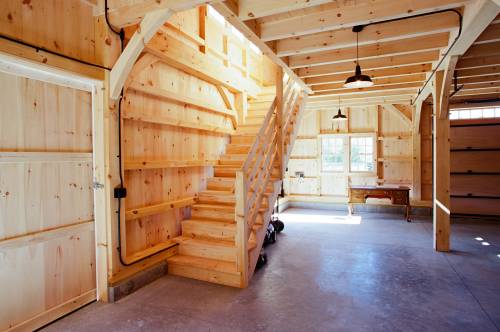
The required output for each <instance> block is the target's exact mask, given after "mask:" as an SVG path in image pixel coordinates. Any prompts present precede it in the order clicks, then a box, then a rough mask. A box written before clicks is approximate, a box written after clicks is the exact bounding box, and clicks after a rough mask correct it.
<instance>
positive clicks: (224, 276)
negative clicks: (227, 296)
mask: <svg viewBox="0 0 500 332" xmlns="http://www.w3.org/2000/svg"><path fill="white" fill-rule="evenodd" d="M168 274H172V275H176V276H180V277H186V278H191V279H197V280H201V281H208V282H212V283H215V284H220V285H226V286H231V287H240V279H241V278H240V276H239V275H233V274H228V273H224V272H218V271H211V270H204V269H199V268H196V267H192V266H186V265H179V264H171V263H169V264H168Z"/></svg>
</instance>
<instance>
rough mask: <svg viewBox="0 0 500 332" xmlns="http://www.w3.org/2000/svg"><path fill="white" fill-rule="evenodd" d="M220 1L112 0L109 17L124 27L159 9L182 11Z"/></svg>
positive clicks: (117, 24)
mask: <svg viewBox="0 0 500 332" xmlns="http://www.w3.org/2000/svg"><path fill="white" fill-rule="evenodd" d="M218 1H221V0H135V1H133V3H131V1H130V0H115V1H110V6H109V10H108V17H109V21H110V22H111V24H112V25H113V26H115V27H118V28H123V27H126V26H130V25H134V24H137V23H139V22H140V21H141V20H142V19H143V18H144V17H145V16H146V15H147V14H149V13H153V12H155V11H158V10H165V9H170V10H171V11H173V12H180V11H184V10H188V9H191V8H195V7H197V6H200V5H203V4H210V3H214V2H218ZM101 14H104V13H101Z"/></svg>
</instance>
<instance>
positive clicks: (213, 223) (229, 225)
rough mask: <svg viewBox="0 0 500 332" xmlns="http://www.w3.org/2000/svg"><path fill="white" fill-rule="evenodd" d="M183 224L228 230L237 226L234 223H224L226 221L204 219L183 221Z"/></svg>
mask: <svg viewBox="0 0 500 332" xmlns="http://www.w3.org/2000/svg"><path fill="white" fill-rule="evenodd" d="M182 223H191V224H205V225H207V226H213V227H227V228H236V224H235V223H234V222H233V223H231V222H224V221H215V220H205V219H202V218H195V217H194V218H191V219H186V220H183V221H182Z"/></svg>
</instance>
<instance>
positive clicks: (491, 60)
mask: <svg viewBox="0 0 500 332" xmlns="http://www.w3.org/2000/svg"><path fill="white" fill-rule="evenodd" d="M495 65H500V56H497V55H493V56H487V57H482V56H481V57H477V58H467V59H459V60H458V63H457V69H468V68H476V67H485V66H495Z"/></svg>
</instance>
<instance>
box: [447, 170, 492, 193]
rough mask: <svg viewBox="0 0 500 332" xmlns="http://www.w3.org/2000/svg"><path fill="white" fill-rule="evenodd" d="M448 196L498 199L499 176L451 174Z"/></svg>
mask: <svg viewBox="0 0 500 332" xmlns="http://www.w3.org/2000/svg"><path fill="white" fill-rule="evenodd" d="M450 194H451V195H457V196H492V197H500V176H498V175H495V174H494V175H484V174H481V175H477V174H452V175H451V182H450Z"/></svg>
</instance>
